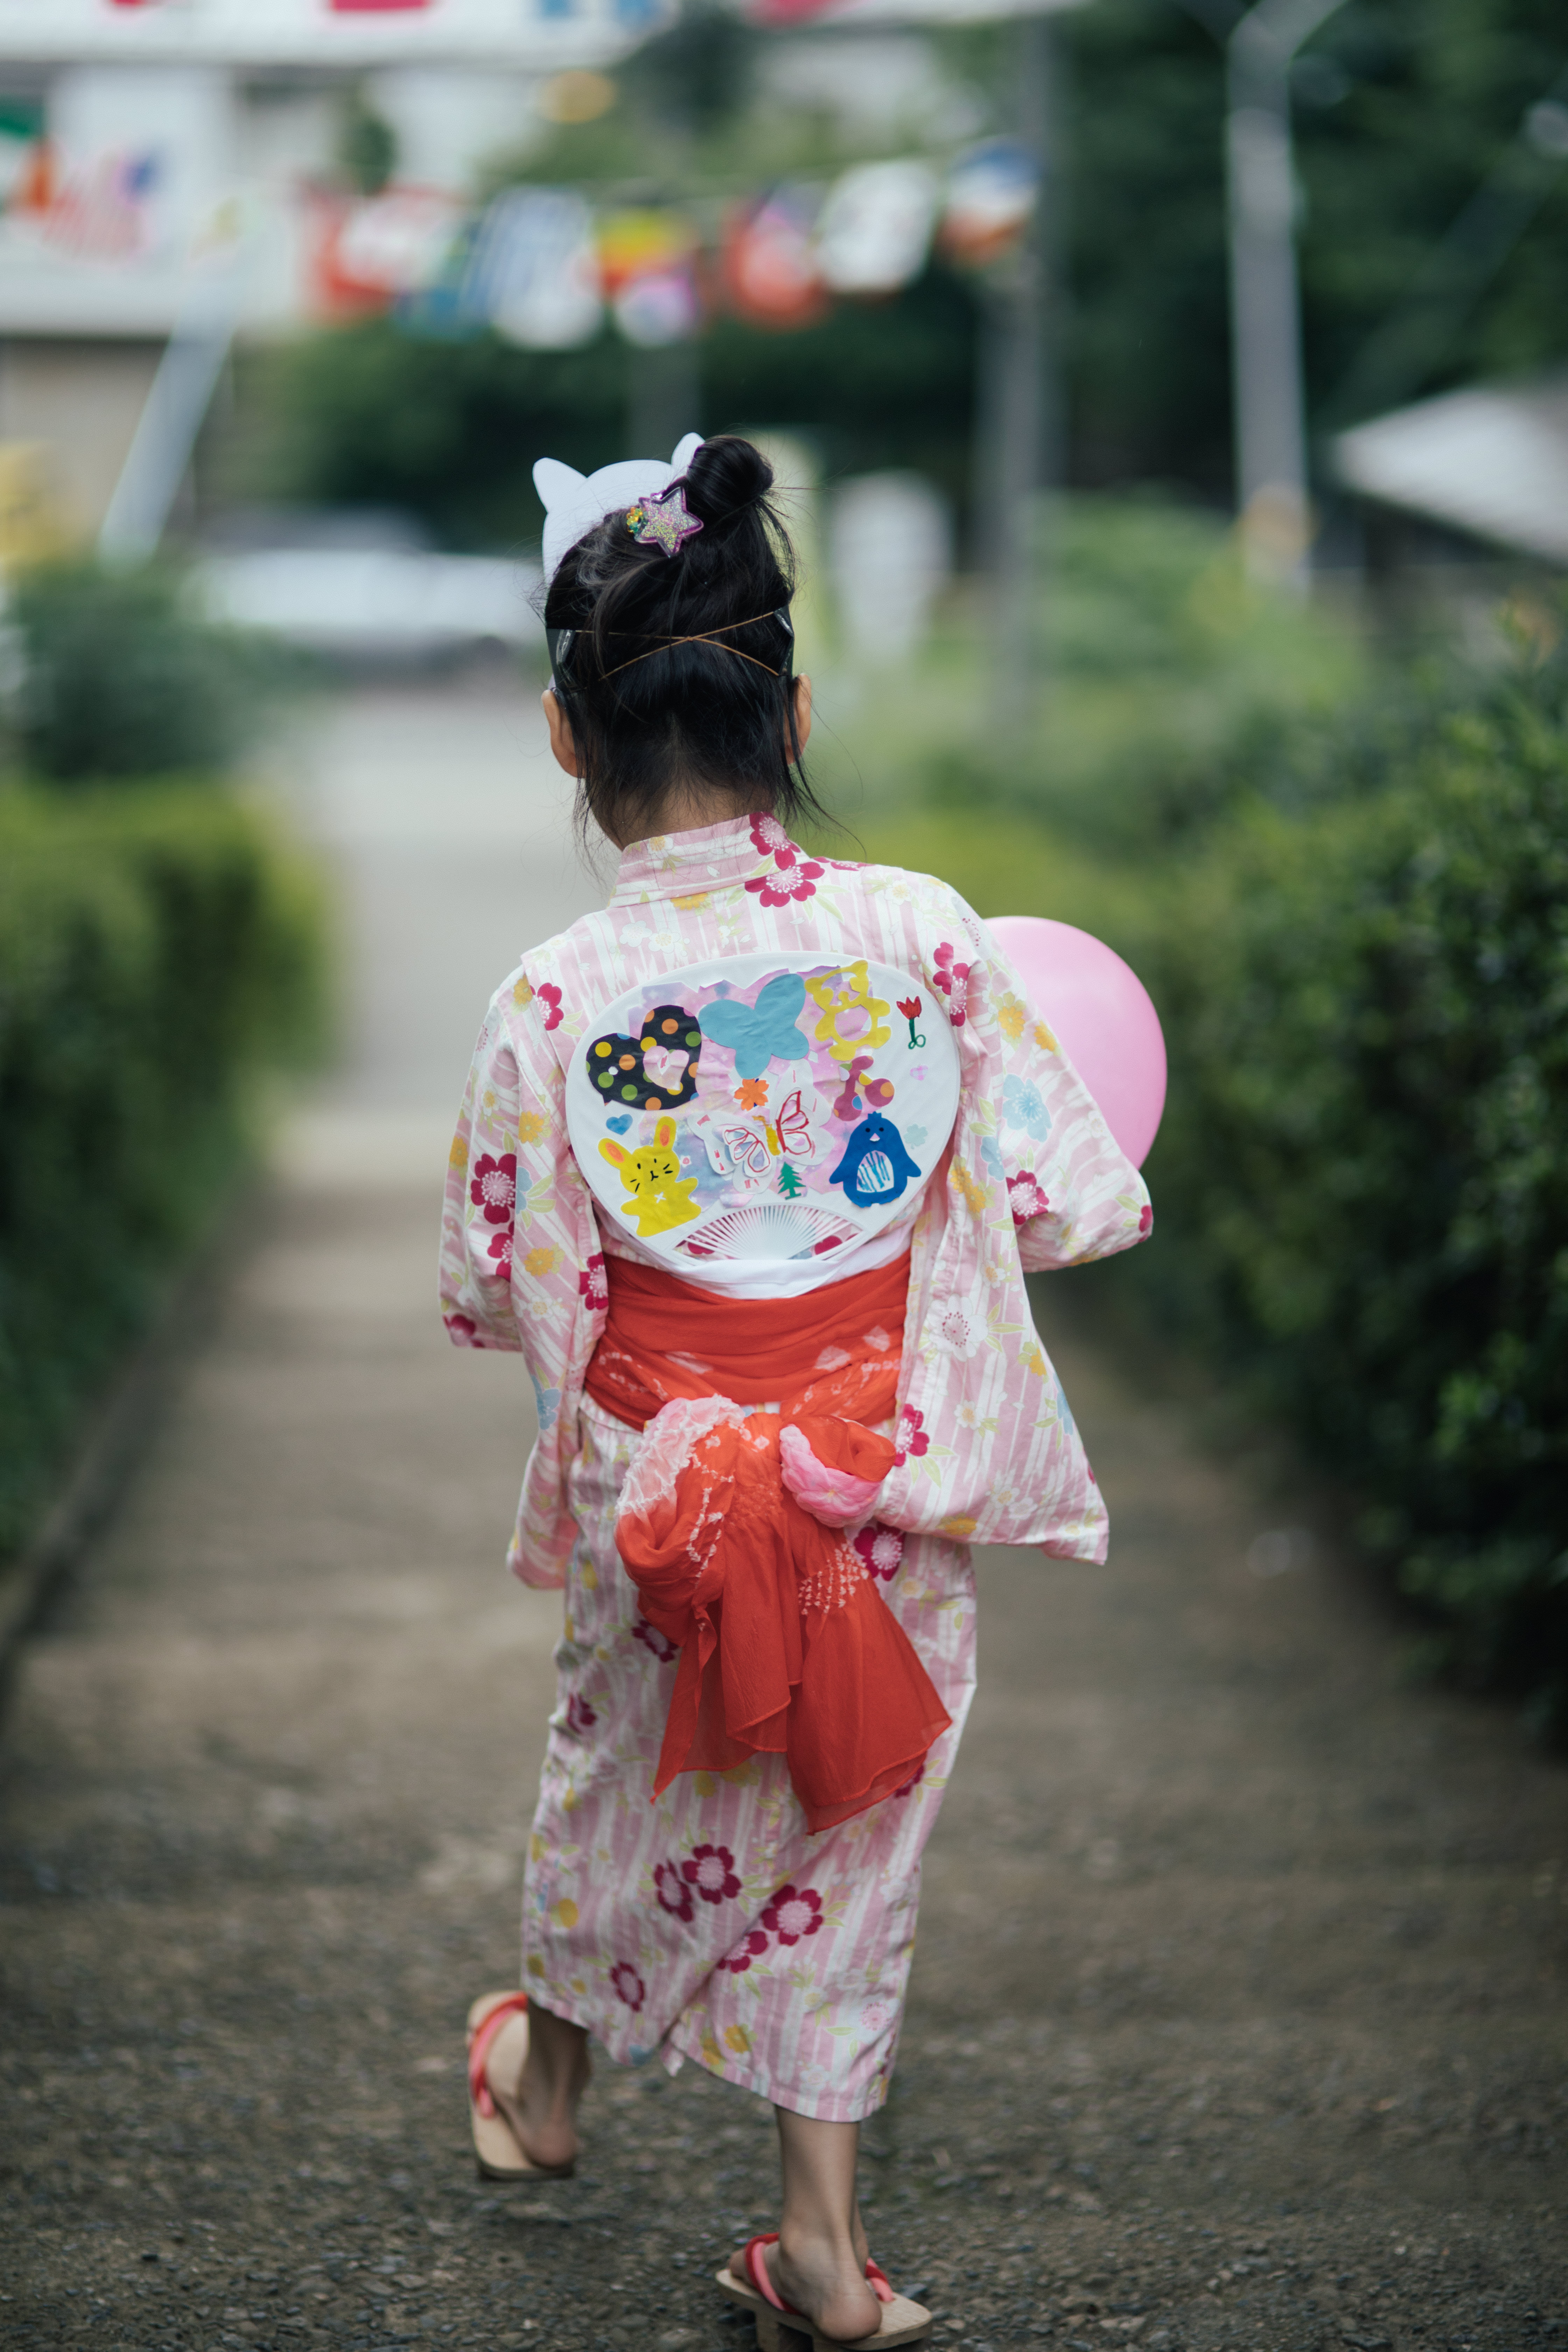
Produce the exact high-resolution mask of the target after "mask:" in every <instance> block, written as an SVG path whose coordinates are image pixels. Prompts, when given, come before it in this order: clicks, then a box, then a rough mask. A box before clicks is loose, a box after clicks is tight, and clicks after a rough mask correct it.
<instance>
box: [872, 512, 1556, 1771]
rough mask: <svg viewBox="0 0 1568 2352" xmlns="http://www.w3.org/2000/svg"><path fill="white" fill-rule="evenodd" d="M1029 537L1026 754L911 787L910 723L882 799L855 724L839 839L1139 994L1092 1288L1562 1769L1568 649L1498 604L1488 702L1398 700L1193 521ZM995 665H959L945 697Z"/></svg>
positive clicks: (1550, 623)
mask: <svg viewBox="0 0 1568 2352" xmlns="http://www.w3.org/2000/svg"><path fill="white" fill-rule="evenodd" d="M1056 529H1057V540H1058V548H1059V549H1060V551H1061V562H1060V566H1059V570H1058V578H1057V583H1056V585H1055V588H1054V591H1053V594H1052V597H1051V599H1050V609H1049V611H1048V612H1047V614H1044V615H1043V616H1042V631H1043V633H1044V634H1045V635H1047V637H1048V639H1049V641H1050V643H1051V645H1052V646H1053V648H1054V661H1055V667H1054V670H1053V671H1052V674H1051V685H1050V688H1049V689H1048V691H1047V694H1046V696H1045V698H1044V700H1043V704H1042V715H1041V719H1040V724H1039V726H1038V729H1037V733H1036V735H1035V737H1034V738H1033V739H1032V740H1031V742H1030V743H1028V744H1026V746H1025V747H1023V749H1022V750H1021V751H1018V752H1017V753H1016V754H1015V755H1013V756H1011V757H1007V758H1002V757H1000V756H997V753H998V751H999V747H996V746H994V745H991V746H989V747H988V745H987V742H986V739H985V736H984V730H977V729H974V728H973V726H972V727H971V728H970V729H969V730H967V731H963V732H962V733H961V732H960V731H958V730H952V729H951V728H950V740H948V741H946V742H945V743H944V742H942V740H939V739H933V740H931V743H930V745H929V747H928V748H927V750H926V751H924V753H923V754H922V752H921V751H920V749H919V748H918V742H919V733H920V727H921V715H920V713H919V712H918V711H917V712H916V713H915V714H914V716H913V719H911V720H907V721H906V722H905V723H906V725H907V726H908V728H909V730H910V740H908V741H906V744H905V747H904V750H903V751H902V753H901V754H898V753H895V754H894V755H893V757H892V758H891V759H890V760H889V761H888V763H887V765H886V766H883V765H880V764H879V756H880V755H879V754H878V753H877V752H876V751H875V750H874V748H873V747H874V746H876V745H877V744H878V743H879V740H880V738H881V736H882V734H883V731H884V730H885V729H886V728H887V727H888V726H889V724H891V723H892V721H891V720H890V719H889V715H888V710H887V708H886V706H885V705H884V704H882V703H879V701H878V699H877V698H875V697H872V698H868V700H867V702H866V703H865V704H864V705H863V706H862V707H861V709H859V710H858V711H857V713H856V714H855V716H854V718H853V719H852V721H851V722H850V724H849V725H848V726H847V729H846V730H844V733H843V735H842V737H841V740H840V743H839V745H838V747H837V756H838V757H839V759H840V760H841V761H843V762H844V763H845V764H846V769H847V765H848V763H849V762H851V761H855V764H856V765H859V764H860V763H859V762H858V761H856V757H855V755H856V752H857V751H858V748H860V747H862V746H863V747H864V749H865V751H866V752H867V755H868V762H869V764H868V768H866V769H863V770H862V773H863V779H864V784H865V801H864V808H863V814H862V817H861V821H860V823H859V825H858V832H859V834H860V835H861V837H862V839H863V841H864V843H865V845H866V846H867V848H868V850H869V851H870V853H871V854H872V855H874V856H886V857H888V858H889V859H891V860H894V861H896V862H898V863H900V864H905V865H913V866H923V867H925V868H927V869H928V870H934V871H936V872H938V873H941V874H942V875H943V876H944V877H947V878H948V879H949V880H951V881H952V882H953V883H954V885H955V886H956V887H958V888H959V889H960V890H962V891H963V894H964V895H965V896H966V897H967V898H970V900H971V901H972V903H973V904H974V905H975V907H976V908H978V909H979V911H980V912H981V913H982V914H986V915H996V914H1035V915H1051V916H1055V917H1057V918H1058V919H1061V920H1065V921H1069V922H1074V923H1078V924H1080V925H1082V926H1083V927H1084V928H1086V929H1090V930H1093V931H1095V932H1097V933H1099V935H1100V936H1101V937H1102V938H1104V939H1106V940H1109V941H1110V944H1111V945H1112V946H1114V947H1116V948H1117V949H1118V950H1119V951H1120V952H1121V953H1122V954H1123V955H1125V956H1126V957H1127V958H1128V960H1129V961H1131V963H1132V965H1133V966H1134V968H1135V969H1136V970H1137V971H1139V972H1140V973H1141V974H1142V977H1143V979H1144V981H1145V982H1146V983H1147V985H1148V986H1149V988H1150V990H1151V992H1152V994H1153V996H1154V999H1155V1002H1156V1003H1157V1004H1158V1005H1159V1008H1160V1011H1161V1015H1162V1019H1163V1024H1164V1028H1165V1034H1166V1040H1167V1044H1168V1047H1169V1051H1170V1059H1171V1084H1170V1095H1169V1099H1168V1105H1167V1109H1166V1115H1165V1120H1164V1124H1163V1129H1162V1131H1161V1134H1160V1137H1159V1139H1158V1141H1157V1142H1156V1144H1155V1147H1154V1150H1153V1152H1152V1155H1151V1160H1150V1164H1149V1170H1148V1174H1149V1181H1150V1186H1151V1190H1152V1194H1153V1197H1154V1201H1155V1205H1156V1222H1155V1237H1154V1240H1153V1242H1152V1244H1150V1245H1149V1246H1148V1247H1147V1248H1145V1249H1142V1250H1139V1251H1137V1252H1135V1253H1134V1254H1133V1255H1131V1257H1130V1258H1128V1259H1126V1260H1124V1261H1119V1262H1118V1263H1117V1264H1116V1265H1114V1266H1112V1267H1107V1268H1105V1269H1103V1270H1102V1271H1101V1272H1100V1273H1097V1275H1096V1276H1095V1277H1094V1279H1095V1280H1096V1282H1097V1283H1104V1284H1106V1285H1107V1286H1108V1287H1109V1288H1110V1290H1111V1291H1113V1292H1114V1295H1115V1297H1116V1299H1117V1301H1118V1304H1119V1310H1120V1311H1123V1312H1129V1313H1131V1316H1132V1317H1133V1318H1134V1319H1135V1321H1136V1322H1138V1323H1140V1324H1141V1325H1142V1326H1143V1327H1145V1328H1147V1327H1149V1326H1152V1325H1153V1326H1159V1327H1161V1328H1163V1329H1164V1330H1165V1331H1166V1332H1167V1333H1169V1334H1170V1335H1171V1337H1172V1338H1173V1339H1174V1340H1175V1342H1176V1343H1177V1344H1178V1345H1179V1346H1180V1347H1182V1348H1183V1349H1188V1350H1192V1351H1194V1352H1197V1353H1199V1354H1202V1355H1204V1356H1205V1357H1206V1358H1207V1360H1209V1361H1210V1363H1211V1364H1212V1365H1213V1366H1214V1367H1215V1369H1216V1370H1217V1371H1218V1373H1219V1374H1220V1376H1221V1377H1222V1379H1223V1380H1224V1381H1225V1382H1226V1383H1227V1384H1228V1386H1229V1387H1230V1389H1231V1391H1232V1392H1233V1393H1234V1394H1237V1395H1239V1396H1240V1397H1241V1398H1243V1399H1244V1400H1246V1401H1247V1402H1249V1404H1250V1405H1251V1407H1252V1408H1253V1409H1254V1410H1255V1411H1256V1412H1260V1413H1264V1414H1270V1415H1277V1416H1279V1417H1280V1418H1281V1419H1283V1420H1284V1421H1285V1422H1287V1423H1289V1426H1290V1427H1291V1428H1292V1429H1293V1430H1294V1431H1295V1432H1296V1433H1297V1434H1298V1436H1299V1437H1300V1439H1301V1441H1302V1442H1303V1443H1304V1444H1305V1445H1306V1446H1307V1447H1308V1448H1309V1449H1310V1450H1311V1451H1312V1452H1314V1453H1315V1454H1317V1455H1318V1456H1319V1457H1320V1458H1321V1461H1322V1462H1323V1463H1324V1464H1325V1465H1327V1467H1328V1468H1329V1470H1330V1471H1331V1474H1332V1475H1333V1477H1334V1479H1335V1480H1336V1482H1337V1483H1338V1485H1339V1486H1341V1488H1342V1490H1343V1491H1345V1492H1346V1493H1348V1495H1349V1496H1351V1497H1352V1505H1353V1509H1354V1513H1355V1525H1356V1531H1357V1534H1358V1537H1359V1539H1360V1541H1361V1542H1362V1544H1363V1549H1364V1550H1365V1553H1366V1555H1367V1557H1368V1558H1369V1559H1371V1560H1373V1562H1375V1563H1376V1564H1377V1565H1378V1566H1379V1568H1380V1569H1381V1570H1382V1572H1383V1573H1384V1575H1385V1576H1386V1577H1387V1578H1388V1580H1389V1581H1390V1582H1391V1583H1392V1584H1393V1585H1394V1586H1395V1587H1396V1588H1397V1589H1398V1590H1399V1591H1401V1592H1402V1593H1403V1594H1404V1595H1405V1597H1406V1598H1407V1599H1408V1600H1409V1601H1411V1602H1412V1603H1413V1604H1414V1606H1415V1609H1416V1610H1417V1612H1419V1614H1420V1616H1421V1618H1422V1619H1423V1620H1424V1622H1425V1623H1426V1627H1427V1629H1428V1633H1427V1637H1426V1644H1425V1649H1424V1653H1423V1654H1424V1655H1425V1656H1426V1658H1427V1660H1428V1661H1429V1662H1430V1663H1431V1664H1436V1665H1442V1666H1445V1667H1447V1668H1448V1669H1449V1670H1451V1671H1452V1672H1454V1673H1455V1674H1456V1675H1458V1676H1459V1677H1461V1678H1462V1679H1465V1680H1467V1681H1468V1682H1470V1683H1472V1684H1474V1685H1480V1686H1493V1687H1500V1688H1505V1689H1510V1690H1513V1691H1516V1692H1521V1693H1525V1694H1528V1695H1529V1696H1530V1699H1531V1706H1532V1707H1533V1710H1534V1713H1535V1715H1536V1717H1537V1719H1538V1720H1539V1721H1540V1722H1541V1724H1542V1726H1543V1727H1551V1728H1552V1729H1553V1730H1554V1731H1555V1732H1557V1733H1558V1734H1568V1370H1565V1366H1568V1355H1565V1352H1564V1345H1563V1340H1564V1323H1565V1318H1568V1190H1565V1188H1564V1185H1563V1167H1564V1166H1565V1165H1568V1022H1565V1020H1564V1013H1565V1012H1568V654H1565V653H1564V651H1563V614H1561V613H1560V612H1554V611H1553V610H1552V608H1551V607H1550V606H1548V605H1546V604H1542V603H1539V602H1534V601H1530V600H1525V601H1521V603H1520V604H1517V605H1516V607H1515V608H1514V611H1513V613H1512V614H1510V615H1509V616H1506V617H1505V621H1504V623H1503V624H1502V625H1501V627H1500V635H1499V640H1498V655H1497V658H1495V659H1494V660H1493V661H1492V662H1491V663H1489V665H1487V666H1485V667H1466V666H1465V665H1462V664H1459V663H1458V662H1457V661H1456V660H1455V659H1454V658H1453V657H1452V656H1451V654H1450V656H1448V657H1447V659H1446V660H1444V661H1442V662H1435V663H1434V664H1433V666H1432V667H1431V669H1430V670H1429V671H1426V670H1423V669H1422V668H1420V667H1415V668H1413V669H1406V670H1403V671H1399V670H1394V669H1392V668H1391V667H1388V666H1387V665H1384V664H1380V663H1377V662H1375V661H1373V658H1372V657H1371V656H1369V655H1368V654H1367V652H1366V651H1365V649H1364V647H1363V646H1362V645H1361V644H1360V643H1359V642H1358V640H1357V637H1356V635H1355V633H1354V630H1353V628H1352V625H1351V623H1350V620H1349V618H1348V617H1346V618H1342V619H1336V618H1335V616H1334V615H1333V614H1332V613H1331V611H1330V612H1317V613H1313V614H1305V613H1303V612H1302V611H1301V610H1300V608H1299V607H1295V606H1292V605H1289V604H1281V603H1276V602H1275V601H1273V600H1272V599H1269V598H1268V597H1265V596H1263V595H1261V594H1260V593H1259V592H1258V591H1256V590H1251V589H1248V588H1247V586H1246V584H1245V583H1243V581H1242V580H1241V579H1240V577H1239V576H1238V574H1237V570H1236V566H1235V562H1234V558H1233V556H1232V554H1231V552H1230V551H1229V550H1228V549H1227V547H1226V545H1225V543H1224V542H1223V541H1220V540H1219V538H1218V536H1217V534H1216V533H1215V532H1213V531H1212V530H1210V529H1209V528H1208V527H1207V526H1205V525H1203V524H1202V523H1201V522H1199V521H1194V517H1193V516H1192V515H1190V514H1185V513H1183V512H1181V511H1174V512H1172V511H1169V510H1162V509H1160V508H1159V507H1158V506H1157V505H1156V504H1154V503H1153V502H1152V501H1148V500H1141V501H1137V502H1133V503H1131V504H1127V503H1123V502H1112V503H1111V504H1110V506H1109V507H1107V506H1105V505H1104V504H1103V503H1102V502H1101V501H1099V500H1094V499H1090V500H1087V501H1082V502H1079V504H1078V505H1077V507H1076V508H1075V509H1069V510H1068V512H1067V513H1066V514H1064V515H1061V516H1058V521H1057V525H1056ZM1116 649H1120V653H1119V658H1120V660H1121V665H1122V667H1121V670H1120V672H1117V671H1115V670H1114V668H1113V667H1111V666H1110V656H1111V655H1112V653H1113V652H1114V651H1115V650H1116ZM984 657H985V655H984V635H983V633H981V632H979V631H974V632H973V633H972V634H971V635H970V638H969V640H968V642H967V645H965V644H964V643H963V642H960V641H958V639H957V637H956V635H955V634H954V633H952V632H950V635H949V637H948V639H947V641H946V643H945V645H944V646H943V648H942V658H943V661H944V662H945V664H946V666H947V667H948V669H949V672H950V673H952V672H961V671H963V668H964V667H965V665H966V664H967V665H968V667H969V670H970V675H971V678H972V682H973V679H974V678H975V677H976V676H977V675H983V664H984ZM931 693H932V695H933V703H934V701H935V700H936V699H940V689H938V688H931ZM968 707H969V708H971V709H973V699H972V700H971V702H970V704H969V706H968ZM988 749H989V751H990V753H991V756H990V758H989V760H988V757H987V753H988ZM900 765H901V772H902V774H903V776H904V778H905V779H906V782H907V780H908V778H909V777H910V774H911V773H913V774H914V775H915V776H917V777H919V778H920V779H921V784H922V790H921V793H919V795H918V796H917V797H915V798H914V799H913V801H912V802H911V798H910V794H909V793H908V792H907V791H906V792H905V793H903V794H901V795H900V792H899V790H898V772H899V770H900ZM840 781H842V778H841V779H840Z"/></svg>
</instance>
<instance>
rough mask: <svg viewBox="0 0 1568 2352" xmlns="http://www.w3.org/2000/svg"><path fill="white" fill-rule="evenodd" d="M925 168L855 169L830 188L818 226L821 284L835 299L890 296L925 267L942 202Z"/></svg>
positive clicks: (874, 166)
mask: <svg viewBox="0 0 1568 2352" xmlns="http://www.w3.org/2000/svg"><path fill="white" fill-rule="evenodd" d="M941 194H942V191H941V186H940V184H939V182H938V180H937V176H936V173H934V172H933V171H932V170H931V166H930V165H929V164H928V163H916V162H913V161H910V162H904V163H860V164H858V165H857V166H856V168H855V169H854V170H853V171H852V172H846V173H845V174H844V176H843V178H842V179H841V180H838V181H837V182H836V183H835V184H834V186H833V188H832V190H831V191H830V193H829V194H828V198H827V202H826V205H824V206H823V212H822V218H821V220H820V221H819V222H818V224H817V230H816V250H817V257H818V260H819V262H820V264H821V268H822V275H823V278H824V280H825V282H826V284H827V285H829V286H831V287H832V289H833V290H834V292H835V293H837V294H891V293H893V292H895V291H896V290H897V289H898V288H899V287H900V286H907V285H908V283H909V281H910V278H914V277H917V276H918V275H919V273H920V271H921V269H922V268H924V266H925V258H926V255H927V253H928V252H929V251H930V249H931V224H932V222H933V221H934V220H935V218H936V208H937V205H938V202H939V200H940V197H941Z"/></svg>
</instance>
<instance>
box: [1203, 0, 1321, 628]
mask: <svg viewBox="0 0 1568 2352" xmlns="http://www.w3.org/2000/svg"><path fill="white" fill-rule="evenodd" d="M1342 5H1343V0H1258V5H1257V6H1256V7H1253V8H1249V9H1248V10H1247V14H1246V15H1245V16H1243V17H1241V18H1240V20H1239V21H1238V22H1237V24H1236V25H1235V26H1234V27H1233V28H1232V29H1231V31H1230V32H1229V33H1228V35H1227V36H1226V43H1225V55H1226V101H1227V110H1226V198H1227V209H1228V220H1229V236H1230V316H1231V373H1232V382H1233V384H1234V391H1235V406H1236V428H1235V429H1236V489H1237V509H1238V512H1239V517H1240V524H1241V538H1242V546H1243V550H1244V552H1245V556H1246V562H1247V570H1248V572H1250V573H1251V574H1252V575H1253V577H1254V578H1255V579H1266V580H1271V581H1274V582H1276V583H1281V584H1283V585H1285V586H1287V587H1289V588H1292V589H1294V590H1295V591H1296V592H1297V593H1298V594H1302V595H1304V594H1305V593H1306V592H1307V587H1308V584H1309V572H1308V566H1307V550H1308V547H1309V545H1310V538H1311V528H1310V509H1309V506H1308V497H1307V431H1306V415H1305V400H1304V396H1303V392H1302V385H1301V298H1300V286H1299V283H1298V279H1297V272H1296V175H1295V169H1294V165H1293V163H1292V159H1291V151H1290V67H1291V63H1292V61H1293V59H1294V58H1295V57H1296V54H1297V52H1298V50H1299V49H1300V47H1301V46H1302V44H1303V42H1305V41H1307V40H1309V39H1310V37H1311V35H1312V34H1313V33H1315V32H1316V31H1317V29H1318V27H1319V26H1320V25H1321V24H1323V23H1324V22H1325V21H1326V20H1327V19H1328V18H1329V17H1330V16H1332V15H1333V13H1334V11H1335V9H1336V8H1338V7H1340V6H1342Z"/></svg>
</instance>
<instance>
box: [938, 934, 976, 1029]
mask: <svg viewBox="0 0 1568 2352" xmlns="http://www.w3.org/2000/svg"><path fill="white" fill-rule="evenodd" d="M952 958H953V951H952V948H951V947H950V946H949V944H948V942H947V941H946V940H943V941H942V945H941V947H939V948H938V950H937V951H936V956H935V959H934V961H935V963H936V970H935V971H933V972H932V974H931V985H932V987H933V988H940V989H941V991H942V994H943V995H944V996H945V997H946V999H947V1017H948V1019H949V1020H950V1021H951V1022H952V1025H953V1027H954V1028H955V1029H962V1028H963V1015H964V1008H965V1006H966V1005H967V1004H968V1003H969V973H970V967H969V965H968V964H966V963H954V961H953V960H952Z"/></svg>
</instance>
